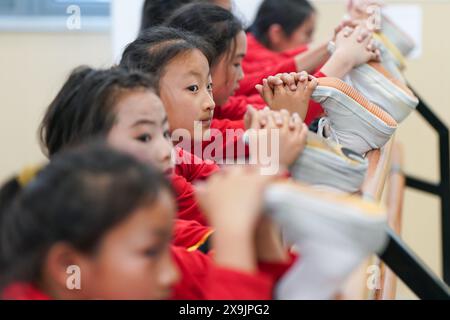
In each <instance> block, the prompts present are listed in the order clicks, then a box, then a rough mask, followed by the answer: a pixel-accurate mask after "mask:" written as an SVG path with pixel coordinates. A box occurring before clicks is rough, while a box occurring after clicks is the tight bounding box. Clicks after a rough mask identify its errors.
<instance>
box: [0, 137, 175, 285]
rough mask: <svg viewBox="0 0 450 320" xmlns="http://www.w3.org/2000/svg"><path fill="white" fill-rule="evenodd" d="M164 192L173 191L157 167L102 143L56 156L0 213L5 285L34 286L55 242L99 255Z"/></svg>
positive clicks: (0, 258)
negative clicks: (113, 233)
mask: <svg viewBox="0 0 450 320" xmlns="http://www.w3.org/2000/svg"><path fill="white" fill-rule="evenodd" d="M163 190H167V191H168V192H169V193H171V194H173V193H172V191H171V187H170V185H169V182H168V181H167V180H166V179H165V177H164V176H163V175H162V174H161V173H159V172H158V171H157V170H156V169H153V168H152V167H150V166H149V165H144V164H142V163H140V162H139V161H138V160H135V159H134V158H132V157H131V156H128V155H125V154H122V153H120V152H118V151H114V150H112V149H109V148H108V147H106V146H104V145H98V144H95V145H89V146H83V147H80V148H77V149H73V150H69V151H66V152H63V153H61V154H58V155H57V156H55V157H54V158H53V159H52V161H51V162H50V164H49V165H48V166H47V167H46V168H44V169H43V170H41V171H40V172H39V174H38V175H37V177H36V178H35V179H34V180H33V181H32V182H31V183H30V184H28V185H27V186H26V187H25V188H24V189H23V190H22V192H21V193H20V195H19V196H18V197H17V198H16V199H15V200H14V203H13V204H12V205H11V207H10V208H9V210H7V211H6V212H5V213H4V214H3V216H2V217H0V275H1V280H0V285H1V287H4V286H6V285H8V284H10V283H12V282H20V283H31V284H36V282H38V281H39V280H40V279H41V271H42V270H41V269H42V265H43V263H44V261H45V258H46V255H47V253H48V250H49V249H50V248H51V247H52V246H53V245H55V244H56V243H66V244H68V245H70V246H72V247H73V248H74V249H76V250H78V251H79V252H82V253H85V254H95V250H96V249H97V248H98V245H99V244H100V242H101V240H102V237H103V236H104V235H105V233H107V232H108V231H109V230H111V229H112V228H114V227H115V226H117V225H119V224H120V223H121V222H123V221H124V220H125V219H126V218H127V217H129V216H130V214H131V213H133V212H134V211H135V210H136V209H138V208H141V207H146V206H150V205H152V204H153V203H154V202H155V201H156V199H157V197H158V195H159V194H160V193H161V192H162V191H163ZM117 195H120V196H117Z"/></svg>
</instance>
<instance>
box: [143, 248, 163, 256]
mask: <svg viewBox="0 0 450 320" xmlns="http://www.w3.org/2000/svg"><path fill="white" fill-rule="evenodd" d="M144 254H145V255H146V256H147V257H151V258H154V257H157V256H158V255H160V254H161V249H160V248H150V249H147V250H145V251H144Z"/></svg>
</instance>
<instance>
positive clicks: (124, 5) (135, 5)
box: [111, 0, 144, 62]
mask: <svg viewBox="0 0 450 320" xmlns="http://www.w3.org/2000/svg"><path fill="white" fill-rule="evenodd" d="M143 3H144V0H127V1H124V0H113V1H112V4H111V24H112V26H111V45H112V54H113V60H114V61H115V62H118V61H119V60H120V57H121V55H122V52H123V50H124V49H125V46H126V45H127V44H128V43H130V42H132V41H133V40H134V39H135V38H136V36H137V34H138V32H139V28H140V25H141V11H142V5H143Z"/></svg>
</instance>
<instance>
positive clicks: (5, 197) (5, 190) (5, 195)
mask: <svg viewBox="0 0 450 320" xmlns="http://www.w3.org/2000/svg"><path fill="white" fill-rule="evenodd" d="M21 190H22V186H21V185H20V183H19V180H18V178H17V177H13V178H11V179H9V180H8V181H6V182H5V183H4V184H3V185H2V187H1V188H0V218H1V217H2V215H3V213H4V212H5V211H7V209H8V208H9V206H10V205H11V203H12V202H13V201H14V199H15V198H16V197H17V195H18V194H19V193H20V191H21Z"/></svg>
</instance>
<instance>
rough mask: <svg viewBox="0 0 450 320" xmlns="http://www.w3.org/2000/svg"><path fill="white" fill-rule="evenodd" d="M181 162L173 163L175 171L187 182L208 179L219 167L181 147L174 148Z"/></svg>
mask: <svg viewBox="0 0 450 320" xmlns="http://www.w3.org/2000/svg"><path fill="white" fill-rule="evenodd" d="M175 152H177V153H178V157H179V158H180V159H181V162H179V163H177V164H176V165H175V173H176V174H177V175H179V176H182V177H184V178H185V179H186V180H187V181H188V182H191V183H193V182H195V181H201V180H206V179H208V178H209V177H210V176H211V175H213V174H214V173H216V172H217V171H219V170H220V168H219V167H218V166H217V165H216V164H215V163H212V162H211V161H204V160H202V159H200V158H198V157H197V156H195V155H193V154H192V153H190V152H187V151H186V150H183V149H181V148H175Z"/></svg>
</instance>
